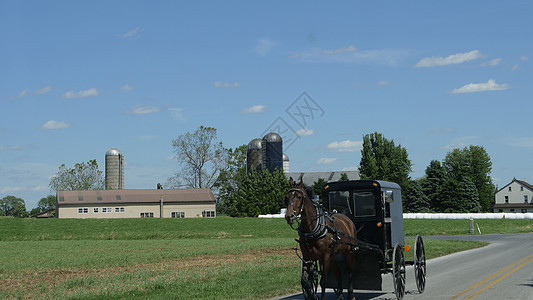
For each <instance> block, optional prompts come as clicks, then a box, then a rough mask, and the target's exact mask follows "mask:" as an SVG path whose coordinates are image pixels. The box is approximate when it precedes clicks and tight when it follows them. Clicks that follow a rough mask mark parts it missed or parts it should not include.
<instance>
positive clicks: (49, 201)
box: [37, 195, 56, 212]
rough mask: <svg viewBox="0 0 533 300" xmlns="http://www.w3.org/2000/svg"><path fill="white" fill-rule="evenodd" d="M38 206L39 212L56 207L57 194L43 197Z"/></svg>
mask: <svg viewBox="0 0 533 300" xmlns="http://www.w3.org/2000/svg"><path fill="white" fill-rule="evenodd" d="M37 208H38V209H39V211H38V212H43V211H47V210H49V209H55V208H56V196H54V195H48V196H46V197H45V198H41V200H39V203H38V204H37Z"/></svg>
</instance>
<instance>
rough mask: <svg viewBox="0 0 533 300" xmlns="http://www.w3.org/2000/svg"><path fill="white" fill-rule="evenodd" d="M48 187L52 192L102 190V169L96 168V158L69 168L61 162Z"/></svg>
mask: <svg viewBox="0 0 533 300" xmlns="http://www.w3.org/2000/svg"><path fill="white" fill-rule="evenodd" d="M50 189H51V190H52V191H54V192H55V191H81V190H102V189H104V179H103V176H102V171H100V170H98V163H97V162H96V159H93V160H90V161H88V162H87V163H77V164H75V165H74V167H73V168H71V169H69V168H67V167H66V166H65V164H62V165H61V166H60V167H59V172H57V173H56V175H54V176H53V177H52V179H51V180H50Z"/></svg>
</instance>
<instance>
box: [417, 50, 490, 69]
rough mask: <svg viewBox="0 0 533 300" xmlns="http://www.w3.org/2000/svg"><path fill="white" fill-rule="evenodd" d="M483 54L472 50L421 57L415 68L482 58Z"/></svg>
mask: <svg viewBox="0 0 533 300" xmlns="http://www.w3.org/2000/svg"><path fill="white" fill-rule="evenodd" d="M484 56H485V55H484V54H483V53H481V51H479V50H472V51H470V52H467V53H457V54H452V55H449V56H447V57H440V56H433V57H425V58H422V59H421V60H420V61H419V62H418V63H417V64H416V65H415V68H420V67H441V66H446V65H454V64H462V63H464V62H467V61H472V60H475V59H478V58H482V57H484Z"/></svg>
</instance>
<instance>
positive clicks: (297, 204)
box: [285, 177, 307, 225]
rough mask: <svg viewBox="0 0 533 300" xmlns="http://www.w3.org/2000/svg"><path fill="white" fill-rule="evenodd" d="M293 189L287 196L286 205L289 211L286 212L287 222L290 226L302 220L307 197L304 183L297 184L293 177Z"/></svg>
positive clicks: (290, 181)
mask: <svg viewBox="0 0 533 300" xmlns="http://www.w3.org/2000/svg"><path fill="white" fill-rule="evenodd" d="M289 183H290V186H291V189H290V190H289V192H287V194H286V195H285V205H286V206H287V211H286V212H285V220H287V223H288V224H289V225H292V224H294V221H296V220H297V219H299V218H300V216H301V214H302V210H303V206H304V199H305V197H306V196H307V195H306V192H305V191H304V187H303V181H302V180H301V179H300V183H298V184H296V182H294V180H293V179H292V177H291V178H290V179H289Z"/></svg>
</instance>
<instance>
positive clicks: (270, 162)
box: [261, 132, 283, 172]
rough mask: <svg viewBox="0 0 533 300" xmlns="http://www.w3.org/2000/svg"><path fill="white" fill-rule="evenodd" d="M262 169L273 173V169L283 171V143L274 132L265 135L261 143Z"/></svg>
mask: <svg viewBox="0 0 533 300" xmlns="http://www.w3.org/2000/svg"><path fill="white" fill-rule="evenodd" d="M261 148H262V149H261V152H262V155H261V156H262V164H263V168H265V169H267V170H269V171H270V172H274V170H275V169H280V170H283V141H282V139H281V136H280V135H279V134H277V133H275V132H270V133H267V134H266V135H265V136H264V137H263V140H262V143H261Z"/></svg>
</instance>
